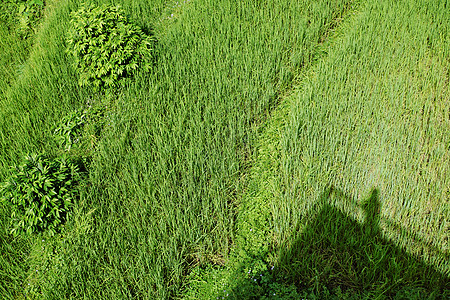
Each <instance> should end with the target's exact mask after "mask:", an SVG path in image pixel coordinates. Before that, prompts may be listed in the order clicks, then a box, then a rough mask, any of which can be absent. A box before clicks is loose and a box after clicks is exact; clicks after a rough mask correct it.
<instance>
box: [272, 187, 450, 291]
mask: <svg viewBox="0 0 450 300" xmlns="http://www.w3.org/2000/svg"><path fill="white" fill-rule="evenodd" d="M331 194H333V195H334V196H335V197H338V198H341V199H342V198H343V199H342V200H344V201H348V200H349V199H350V198H349V197H346V196H345V195H344V193H342V192H341V191H339V190H337V189H335V188H331V189H330V190H328V191H327V193H326V195H325V197H322V199H324V200H323V203H321V204H320V207H321V208H320V209H319V210H318V213H317V214H316V215H315V216H314V217H313V218H312V219H311V220H309V221H308V225H307V227H306V228H305V229H304V230H303V231H302V232H298V233H297V234H296V236H295V237H294V242H292V243H289V247H287V248H283V247H281V249H280V253H279V261H278V262H277V263H276V264H275V267H276V268H275V269H274V272H273V274H272V276H273V280H274V281H282V282H283V284H289V285H295V286H296V287H297V288H298V289H300V290H301V289H310V290H311V289H312V290H315V291H317V292H319V291H320V290H321V289H323V287H326V288H327V289H328V290H329V291H336V290H339V293H340V292H349V293H350V294H353V295H366V297H380V298H381V299H384V298H393V297H397V298H398V297H399V299H408V297H409V296H405V298H402V297H401V295H402V294H405V293H406V294H408V293H412V292H411V291H414V293H415V295H416V294H417V295H418V296H417V297H419V298H416V299H423V298H421V297H422V296H423V297H424V298H426V299H430V298H431V299H441V298H443V297H447V296H450V280H449V277H448V275H445V274H443V273H442V272H439V271H438V270H436V269H435V268H434V267H433V266H431V265H429V264H427V263H425V262H423V261H421V260H419V259H417V258H416V257H413V256H412V255H410V254H408V253H407V252H406V251H404V250H403V249H400V248H399V247H398V246H396V245H395V244H393V243H392V242H391V241H389V240H387V239H385V238H384V237H383V235H382V233H381V230H380V208H381V204H380V201H379V199H378V198H379V192H378V190H377V189H374V190H373V191H372V193H371V195H370V197H369V198H368V199H367V201H366V202H365V203H364V205H363V209H364V212H365V222H364V223H363V224H361V223H359V222H357V221H356V220H354V219H353V218H351V217H349V216H347V215H346V214H345V213H343V212H342V211H341V210H340V209H339V208H337V207H335V206H333V205H332V204H331V203H330V201H329V199H330V197H329V196H330V195H331ZM402 230H404V229H402ZM409 236H411V234H409ZM416 242H417V241H416ZM441 254H443V253H441ZM406 294H405V295H406ZM445 295H446V296H445Z"/></svg>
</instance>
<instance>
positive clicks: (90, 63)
mask: <svg viewBox="0 0 450 300" xmlns="http://www.w3.org/2000/svg"><path fill="white" fill-rule="evenodd" d="M71 28H72V29H71V30H70V31H69V34H68V38H67V44H68V46H67V51H68V52H69V53H70V54H72V55H73V56H74V58H75V62H74V65H75V67H76V68H77V69H78V71H79V74H80V78H79V84H80V85H81V86H85V85H93V86H94V87H95V88H102V87H113V86H117V84H118V82H119V80H120V79H123V78H125V77H127V76H129V75H130V74H131V73H132V72H133V71H136V70H137V69H138V68H143V69H144V70H146V71H149V70H150V69H151V61H152V50H153V49H152V42H153V38H152V37H149V36H147V35H145V34H144V33H143V32H142V30H141V29H140V28H139V27H137V26H135V25H133V24H130V23H128V21H127V19H126V17H125V15H124V11H123V10H122V9H121V8H120V7H119V6H101V7H94V6H93V5H91V6H86V5H85V4H83V5H82V6H81V8H80V9H79V10H78V11H76V12H73V13H72V20H71Z"/></svg>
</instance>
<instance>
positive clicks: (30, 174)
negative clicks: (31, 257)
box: [0, 154, 80, 236]
mask: <svg viewBox="0 0 450 300" xmlns="http://www.w3.org/2000/svg"><path fill="white" fill-rule="evenodd" d="M79 180H80V172H79V168H78V166H77V165H76V164H75V163H73V162H72V161H71V160H69V159H68V158H66V157H64V156H59V157H56V158H53V159H52V158H49V157H46V156H45V155H42V154H40V155H36V154H33V155H29V156H26V157H25V160H24V162H23V164H22V165H20V166H18V167H17V166H16V167H14V168H13V169H12V175H11V176H10V177H9V179H8V180H7V181H6V182H5V183H3V184H2V186H1V187H0V196H1V198H0V199H1V201H2V202H4V203H5V204H10V205H11V207H12V214H11V223H12V224H11V225H12V226H11V231H10V233H11V234H13V235H15V236H17V235H18V234H20V233H25V234H32V233H34V232H40V231H48V232H49V234H50V235H54V234H55V233H57V232H58V231H59V230H60V226H61V225H62V224H63V223H64V222H65V221H66V218H67V213H68V212H69V210H70V208H71V207H72V205H73V203H74V199H75V198H76V185H77V183H78V182H79Z"/></svg>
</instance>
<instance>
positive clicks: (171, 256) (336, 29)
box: [0, 0, 450, 299]
mask: <svg viewBox="0 0 450 300" xmlns="http://www.w3.org/2000/svg"><path fill="white" fill-rule="evenodd" d="M10 2H11V3H15V2H20V1H19V0H17V1H10ZM5 3H6V2H5ZM8 3H9V2H8ZM90 3H93V4H95V5H102V4H120V5H121V6H122V8H123V9H124V11H125V13H126V14H127V18H128V20H129V21H130V22H132V23H134V24H136V25H137V26H140V27H141V28H142V29H143V31H144V32H145V33H147V34H150V33H151V34H154V36H155V38H156V40H157V43H156V44H155V49H154V51H155V57H156V60H155V63H154V66H153V69H152V71H150V72H144V71H143V70H142V71H139V72H136V74H134V76H133V77H132V80H130V81H129V82H128V83H127V84H126V85H125V86H122V87H117V88H114V89H108V90H105V91H100V92H98V91H95V90H93V89H90V88H89V87H79V86H78V84H77V82H78V76H79V74H77V71H76V69H75V68H74V67H73V64H72V58H71V57H70V56H69V55H68V54H67V52H66V51H65V48H66V45H67V42H66V40H65V37H66V36H67V32H68V29H69V27H68V26H70V25H69V24H70V18H71V15H70V13H71V12H72V11H76V10H77V9H78V8H79V7H80V4H81V2H80V1H75V0H59V1H58V0H53V1H46V3H45V10H44V14H43V17H42V20H41V21H40V23H39V25H36V26H37V27H36V28H37V29H36V34H35V35H34V36H33V37H32V38H31V39H25V40H23V39H21V38H20V37H19V36H17V35H16V33H15V32H14V31H13V30H12V29H8V28H7V27H6V25H7V24H9V23H8V22H12V21H10V20H9V19H5V18H4V17H2V20H1V21H2V29H1V31H0V34H1V37H2V38H1V40H2V43H1V44H0V49H1V51H2V52H1V58H0V61H1V62H2V65H1V68H2V69H1V70H0V74H1V75H0V77H2V79H0V87H1V93H0V182H2V181H4V180H5V179H6V178H7V176H8V175H9V173H10V166H12V165H14V164H18V163H19V162H20V159H21V158H22V157H23V156H25V155H26V154H28V153H36V152H43V153H48V154H50V155H55V154H57V153H58V151H59V150H58V149H57V143H56V141H55V139H54V137H53V132H52V128H54V126H55V124H57V123H58V121H59V120H60V119H61V118H62V117H64V116H66V115H67V114H70V113H71V112H73V111H74V110H76V109H80V108H85V107H87V106H89V105H102V107H105V111H104V124H105V125H104V126H103V127H102V130H101V133H100V134H99V135H95V136H92V137H91V140H92V141H93V142H92V143H93V144H92V145H94V144H95V146H92V149H93V150H89V151H91V152H89V153H92V154H91V157H90V158H89V164H88V165H87V166H86V170H87V174H86V178H85V180H84V182H83V184H82V185H81V187H80V195H79V199H77V202H76V203H75V205H74V208H73V211H72V213H71V214H70V216H69V218H68V221H67V223H66V224H65V226H64V229H63V230H62V231H61V233H59V234H57V235H55V236H47V235H45V233H40V234H34V235H31V236H18V237H12V236H11V235H9V234H8V233H7V228H8V226H9V216H10V211H11V207H10V206H8V205H7V204H5V203H3V202H0V227H1V230H0V240H1V244H0V253H1V255H0V294H1V295H3V296H4V298H5V299H28V298H30V299H69V298H70V299H71V298H75V299H79V298H86V299H116V298H117V299H169V298H170V299H183V298H184V299H216V298H217V297H224V298H232V299H262V298H265V299H297V298H300V299H301V298H302V297H303V298H308V299H314V298H316V299H317V298H319V299H327V298H330V299H331V298H337V299H342V298H344V299H391V298H392V299H393V298H396V299H444V298H446V297H449V296H450V281H449V276H450V266H449V262H450V259H449V255H450V254H449V251H450V247H449V242H450V241H449V235H450V228H449V226H450V203H449V199H450V175H449V170H450V118H449V117H450V90H449V76H450V73H449V68H450V35H449V30H450V21H449V20H450V15H449V12H450V10H449V3H448V1H425V0H421V1H410V0H401V1H390V0H385V1H373V2H370V1H351V0H339V1H329V0H320V1H308V0H303V1H284V0H283V1H247V0H244V1H232V0H216V1H210V0H189V1H184V2H181V1H180V2H176V1H162V0H161V1H143V0H133V1H101V0H98V1H90ZM1 5H5V4H1ZM5 7H6V6H5ZM4 25H5V26H4ZM15 47H17V49H19V50H18V51H16V52H15V51H13V49H15ZM3 74H4V75H3Z"/></svg>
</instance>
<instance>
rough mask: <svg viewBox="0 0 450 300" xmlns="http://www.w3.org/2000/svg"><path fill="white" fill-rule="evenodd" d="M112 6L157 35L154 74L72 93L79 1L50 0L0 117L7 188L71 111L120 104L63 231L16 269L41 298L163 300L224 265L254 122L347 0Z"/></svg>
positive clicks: (35, 247)
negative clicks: (198, 271)
mask: <svg viewBox="0 0 450 300" xmlns="http://www.w3.org/2000/svg"><path fill="white" fill-rule="evenodd" d="M95 2H96V3H98V4H101V3H105V2H107V1H95ZM115 3H121V4H123V7H124V8H125V10H126V11H127V13H129V17H130V19H131V20H132V21H135V22H136V23H137V24H138V25H140V26H142V27H143V28H144V30H147V31H150V30H153V31H154V32H155V35H156V37H157V39H158V41H159V42H158V45H157V49H156V51H157V56H158V60H157V62H156V66H155V70H154V72H153V73H151V74H145V73H140V74H138V75H136V77H135V81H134V83H133V84H131V85H130V86H128V87H127V88H125V89H123V90H117V91H114V92H113V93H109V94H108V95H107V96H105V95H102V94H93V93H92V92H91V91H89V90H87V89H80V88H78V87H77V86H76V82H77V74H76V73H75V71H74V70H73V69H72V67H71V66H70V65H71V64H70V63H71V61H70V58H69V57H67V56H66V54H65V53H64V48H65V41H64V36H65V33H66V31H67V26H68V24H69V23H68V20H69V13H70V11H72V10H75V9H77V5H78V3H77V1H69V0H63V1H58V2H55V4H54V7H53V8H52V10H51V12H50V13H49V15H48V16H47V19H46V21H45V23H44V24H43V26H42V29H41V31H40V33H39V34H38V37H37V43H36V46H35V48H34V49H33V51H32V53H31V55H30V58H29V60H28V63H27V65H26V67H25V69H24V75H23V76H22V77H20V78H19V80H17V81H16V82H15V84H14V85H13V86H12V87H11V88H10V89H9V90H8V95H7V101H5V103H3V104H2V107H1V110H0V120H1V121H0V122H1V124H0V158H1V160H0V166H1V167H0V177H1V178H4V177H5V176H6V175H7V171H6V170H7V169H6V168H7V166H9V165H11V164H12V163H14V162H17V160H18V158H19V157H20V156H21V155H23V154H24V153H26V152H30V151H44V150H45V151H47V152H52V151H54V150H53V149H54V142H52V138H51V134H50V128H51V126H52V125H53V124H54V123H55V122H56V121H57V120H58V119H59V118H60V117H61V116H63V115H65V114H66V113H67V112H69V111H71V110H72V109H74V108H77V107H78V106H80V105H83V104H85V103H86V101H87V100H89V99H90V100H92V99H95V101H101V100H102V98H105V97H109V98H108V99H110V100H108V101H110V105H111V106H112V107H114V109H113V110H112V113H110V114H109V115H108V118H109V125H108V126H107V128H106V129H105V131H104V133H103V137H102V139H101V140H100V141H99V144H98V151H97V152H96V154H95V156H94V159H93V162H92V165H91V166H90V174H89V180H88V183H87V184H86V187H85V190H84V191H83V193H82V195H81V200H80V202H79V203H78V205H77V209H76V212H75V213H74V216H73V218H72V220H71V221H70V222H69V224H68V225H67V231H66V233H65V234H63V235H62V236H61V237H59V238H58V239H55V240H51V241H47V242H46V243H45V242H41V240H40V239H39V240H38V239H35V240H33V241H32V242H31V246H29V247H28V249H29V253H30V254H29V259H28V260H27V262H26V263H25V264H19V265H20V266H21V267H22V268H23V269H28V271H27V272H26V273H21V275H20V276H21V278H26V280H25V281H23V286H25V287H26V288H25V291H27V292H29V293H33V294H34V295H35V297H38V298H40V297H49V298H82V297H83V298H111V299H112V298H133V297H136V298H168V297H169V296H174V295H176V294H177V293H178V292H179V291H180V288H181V287H182V282H183V281H182V279H183V276H185V275H186V274H187V272H189V267H190V266H192V265H195V264H198V263H203V262H214V263H217V264H223V263H224V262H225V261H226V258H227V255H228V251H229V248H230V243H232V241H233V223H234V210H235V206H236V193H237V192H239V191H240V190H241V189H242V187H241V184H240V176H241V174H242V171H244V170H245V166H246V165H245V164H246V158H247V157H248V155H249V154H250V153H251V151H252V150H251V149H252V148H251V142H252V140H253V137H254V126H253V125H254V124H257V123H258V122H259V121H260V120H262V119H264V117H265V115H266V114H267V112H269V111H270V110H271V109H272V108H273V107H274V105H275V104H276V102H277V95H278V93H279V92H280V91H281V90H283V89H284V88H286V87H287V86H288V85H289V84H290V82H291V80H292V78H293V77H294V75H295V74H296V73H297V72H298V69H299V68H301V67H303V66H306V65H308V64H310V63H311V61H312V60H313V59H314V57H313V53H314V47H315V45H317V43H319V42H321V41H322V38H323V36H324V34H325V33H326V31H327V29H330V28H332V27H333V26H335V23H336V20H337V19H338V18H339V17H340V15H341V14H342V12H343V11H344V10H345V9H346V7H347V6H348V5H350V3H351V1H303V2H292V1H277V2H273V1H230V0H219V1H208V0H204V1H200V0H199V1H194V0H191V1H187V2H186V3H184V4H183V5H178V6H177V5H176V3H175V2H169V3H163V2H162V1H153V2H150V3H149V2H148V1H117V2H115ZM5 211H6V212H7V208H5ZM6 212H5V213H6ZM2 226H3V227H4V226H6V225H2ZM2 238H3V237H2ZM4 240H5V241H7V243H6V244H8V245H9V244H10V243H11V242H10V241H8V240H7V239H6V238H5V239H4ZM43 243H44V244H43ZM13 251H15V250H13ZM13 255H23V254H22V253H15V254H13ZM12 276H13V275H12V273H11V272H6V274H5V281H4V282H12ZM19 282H20V280H19ZM28 284H29V285H30V287H28ZM18 287H19V285H16V286H15V289H16V290H15V291H11V292H8V294H6V295H9V297H14V295H17V294H20V293H21V291H19V289H18Z"/></svg>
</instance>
